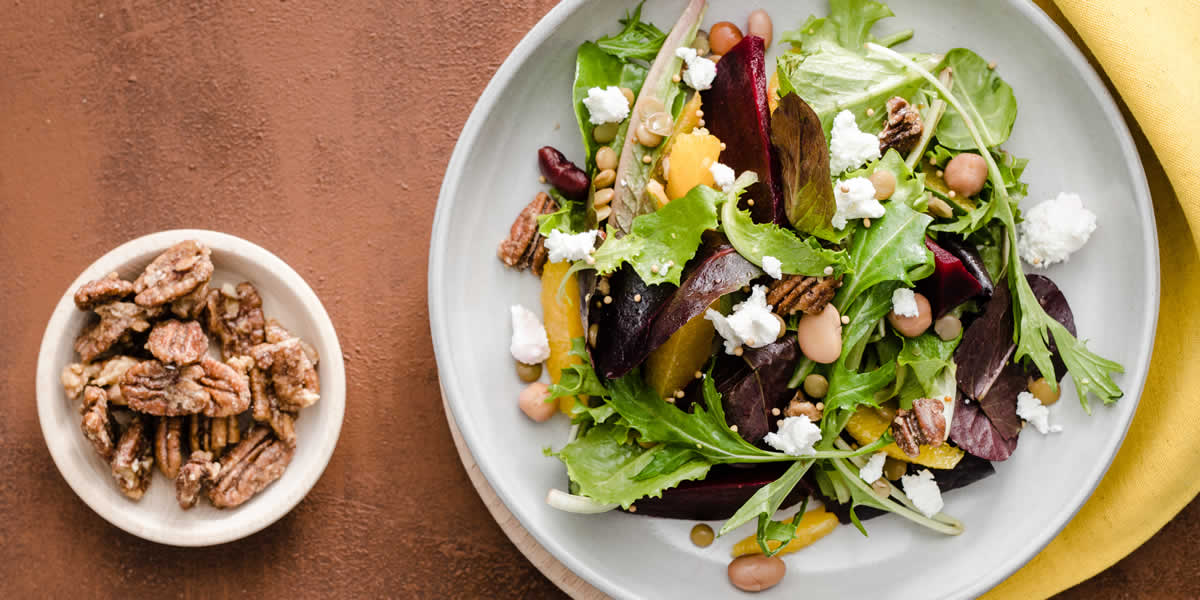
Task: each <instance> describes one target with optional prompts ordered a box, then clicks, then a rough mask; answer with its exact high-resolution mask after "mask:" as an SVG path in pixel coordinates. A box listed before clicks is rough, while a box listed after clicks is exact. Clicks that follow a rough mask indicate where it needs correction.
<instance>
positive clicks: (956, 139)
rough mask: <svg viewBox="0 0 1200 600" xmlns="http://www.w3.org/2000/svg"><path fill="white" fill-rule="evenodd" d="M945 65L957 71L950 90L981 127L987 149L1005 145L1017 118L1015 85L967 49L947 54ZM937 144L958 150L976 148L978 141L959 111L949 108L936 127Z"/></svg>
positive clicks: (959, 49)
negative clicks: (1002, 77) (1006, 81)
mask: <svg viewBox="0 0 1200 600" xmlns="http://www.w3.org/2000/svg"><path fill="white" fill-rule="evenodd" d="M945 64H946V66H947V67H950V69H951V70H952V71H953V73H954V80H953V83H952V86H951V88H950V89H951V91H952V92H953V93H954V95H955V96H956V97H957V99H958V101H959V102H960V103H961V104H962V107H963V109H964V110H966V111H967V113H968V114H969V116H970V117H971V121H972V122H973V123H974V124H975V125H976V127H978V129H979V135H980V137H981V138H982V140H983V143H984V145H985V146H987V147H988V148H994V147H996V146H999V145H1000V144H1003V143H1004V141H1005V140H1007V139H1008V136H1009V134H1011V133H1012V128H1013V123H1014V122H1015V121H1016V120H1017V98H1016V96H1014V95H1013V90H1012V87H1010V86H1009V85H1008V84H1007V83H1005V82H1004V80H1003V79H1000V76H999V75H996V70H995V69H989V68H988V62H987V61H985V60H983V58H980V56H979V55H978V54H975V53H974V52H971V51H970V50H967V49H966V48H955V49H953V50H951V51H950V52H948V53H947V54H946V61H945ZM936 135H937V139H938V143H939V144H941V145H943V146H946V147H948V148H953V149H955V150H969V149H974V148H975V141H974V139H972V137H971V132H970V130H969V129H967V125H966V122H965V121H963V118H962V115H960V114H959V113H958V110H957V109H955V108H953V107H950V108H948V109H947V110H946V115H945V116H944V117H942V120H941V122H940V123H938V128H937V134H936Z"/></svg>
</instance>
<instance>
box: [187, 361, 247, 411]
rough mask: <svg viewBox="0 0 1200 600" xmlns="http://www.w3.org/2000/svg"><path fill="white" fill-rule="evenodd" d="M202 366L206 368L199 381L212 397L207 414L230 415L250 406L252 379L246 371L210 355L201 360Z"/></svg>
mask: <svg viewBox="0 0 1200 600" xmlns="http://www.w3.org/2000/svg"><path fill="white" fill-rule="evenodd" d="M238 364H239V366H240V364H241V363H238ZM200 366H201V367H203V368H204V374H203V375H202V376H201V377H200V379H199V380H198V381H199V383H200V385H202V386H204V389H206V390H208V393H209V395H210V396H211V398H212V401H211V402H209V404H208V407H206V408H205V409H204V414H205V415H208V416H210V417H228V416H230V415H236V414H239V413H242V412H244V411H245V410H246V408H248V407H249V406H250V381H249V379H248V378H247V377H246V375H245V373H242V372H239V371H238V370H237V369H235V368H234V367H232V366H230V365H227V364H225V363H223V362H220V361H217V360H213V359H211V358H208V357H205V358H204V360H201V361H200Z"/></svg>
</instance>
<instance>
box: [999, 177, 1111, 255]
mask: <svg viewBox="0 0 1200 600" xmlns="http://www.w3.org/2000/svg"><path fill="white" fill-rule="evenodd" d="M1022 216H1023V217H1024V219H1025V220H1024V221H1022V222H1021V224H1020V225H1017V233H1018V235H1019V237H1018V239H1017V249H1018V251H1019V252H1020V253H1021V258H1023V259H1025V262H1027V263H1029V264H1031V265H1033V266H1035V267H1048V266H1050V265H1052V264H1054V263H1057V262H1064V261H1066V260H1067V257H1068V256H1070V255H1071V253H1072V252H1075V251H1076V250H1078V249H1080V248H1082V247H1083V245H1084V244H1086V243H1087V241H1088V238H1089V237H1091V235H1092V232H1093V231H1095V230H1096V214H1095V213H1093V212H1092V211H1090V210H1088V209H1086V208H1084V207H1083V201H1082V200H1080V199H1079V195H1078V194H1067V193H1060V194H1059V195H1058V196H1057V197H1056V198H1054V199H1051V200H1046V201H1045V202H1042V203H1041V204H1038V205H1037V206H1034V207H1033V208H1031V209H1029V210H1028V211H1026V212H1025V213H1024V214H1023V215H1022Z"/></svg>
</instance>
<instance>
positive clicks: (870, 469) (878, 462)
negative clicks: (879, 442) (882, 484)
mask: <svg viewBox="0 0 1200 600" xmlns="http://www.w3.org/2000/svg"><path fill="white" fill-rule="evenodd" d="M886 460H887V453H886V452H876V453H875V454H872V455H871V459H870V460H868V461H867V464H865V465H863V466H862V468H861V469H859V470H858V476H859V477H861V478H862V480H863V481H865V482H867V483H875V482H876V481H879V478H880V477H883V462H884V461H886Z"/></svg>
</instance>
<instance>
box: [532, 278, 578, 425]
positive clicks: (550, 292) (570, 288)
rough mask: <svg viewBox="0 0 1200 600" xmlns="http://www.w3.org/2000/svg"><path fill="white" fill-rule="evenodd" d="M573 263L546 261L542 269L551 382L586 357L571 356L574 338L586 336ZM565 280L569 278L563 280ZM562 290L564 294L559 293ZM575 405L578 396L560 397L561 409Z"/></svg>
mask: <svg viewBox="0 0 1200 600" xmlns="http://www.w3.org/2000/svg"><path fill="white" fill-rule="evenodd" d="M570 268H571V263H568V262H558V263H546V267H545V268H544V269H543V270H542V319H543V321H544V322H545V325H546V337H547V338H549V340H550V358H548V359H546V369H547V370H548V371H549V372H550V381H552V382H554V383H558V380H559V378H560V377H562V370H563V369H565V368H566V367H567V366H569V365H571V364H576V363H582V362H583V359H581V358H580V357H578V356H572V355H571V354H570V352H571V339H572V338H580V337H583V336H584V333H583V319H582V317H581V316H580V313H579V283H578V282H577V281H576V279H575V276H574V275H571V276H569V277H568V276H567V270H569V269H570ZM564 279H565V280H566V281H565V283H564ZM559 290H562V293H561V294H559ZM574 405H575V399H574V398H571V397H570V396H566V397H563V398H559V399H558V408H559V410H562V411H563V412H564V413H565V412H568V411H569V410H571V407H572V406H574Z"/></svg>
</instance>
